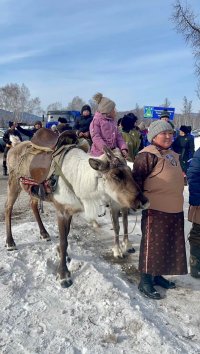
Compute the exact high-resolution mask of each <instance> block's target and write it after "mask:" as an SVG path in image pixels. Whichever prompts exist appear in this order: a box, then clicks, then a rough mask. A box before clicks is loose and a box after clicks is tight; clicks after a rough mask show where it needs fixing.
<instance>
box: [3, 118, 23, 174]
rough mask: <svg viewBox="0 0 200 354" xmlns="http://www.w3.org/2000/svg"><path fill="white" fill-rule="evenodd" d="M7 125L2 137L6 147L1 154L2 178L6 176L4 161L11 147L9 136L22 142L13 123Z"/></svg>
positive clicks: (5, 163)
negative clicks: (7, 127) (15, 137)
mask: <svg viewBox="0 0 200 354" xmlns="http://www.w3.org/2000/svg"><path fill="white" fill-rule="evenodd" d="M8 124H9V129H8V130H6V132H5V133H4V136H3V141H4V142H5V143H6V147H5V149H4V154H3V175H4V176H7V175H8V173H7V171H8V170H7V162H6V160H7V154H8V151H9V150H10V148H11V147H12V142H11V140H10V136H11V135H14V136H17V137H18V138H19V140H20V141H22V137H21V134H20V133H19V132H18V131H17V130H16V129H15V128H16V125H15V123H14V122H9V123H8Z"/></svg>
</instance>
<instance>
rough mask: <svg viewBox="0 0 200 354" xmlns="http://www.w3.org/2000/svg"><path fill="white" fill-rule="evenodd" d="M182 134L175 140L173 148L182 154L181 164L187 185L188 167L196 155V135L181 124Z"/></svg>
mask: <svg viewBox="0 0 200 354" xmlns="http://www.w3.org/2000/svg"><path fill="white" fill-rule="evenodd" d="M179 130H180V133H179V134H180V135H179V136H178V137H177V138H176V139H175V140H174V142H173V144H172V149H173V150H174V151H175V152H176V153H177V154H179V155H180V164H181V168H182V171H183V174H184V177H185V185H186V184H187V181H186V174H187V169H188V167H189V160H190V159H191V158H192V157H193V155H194V137H193V136H192V135H191V134H190V133H189V129H188V127H187V126H186V125H181V127H180V129H179Z"/></svg>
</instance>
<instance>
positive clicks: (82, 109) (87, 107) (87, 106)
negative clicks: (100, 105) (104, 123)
mask: <svg viewBox="0 0 200 354" xmlns="http://www.w3.org/2000/svg"><path fill="white" fill-rule="evenodd" d="M84 111H89V112H90V115H91V107H90V106H89V105H88V104H85V105H84V106H83V107H82V108H81V115H82V114H83V112H84Z"/></svg>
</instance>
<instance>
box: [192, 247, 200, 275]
mask: <svg viewBox="0 0 200 354" xmlns="http://www.w3.org/2000/svg"><path fill="white" fill-rule="evenodd" d="M190 274H191V276H192V277H194V278H200V247H199V245H197V244H192V243H190Z"/></svg>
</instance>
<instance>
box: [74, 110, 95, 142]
mask: <svg viewBox="0 0 200 354" xmlns="http://www.w3.org/2000/svg"><path fill="white" fill-rule="evenodd" d="M92 119H93V116H92V112H91V108H90V106H89V105H88V104H86V105H84V106H83V107H82V109H81V116H80V117H79V118H78V120H77V121H76V123H75V125H74V129H75V130H76V134H77V136H78V137H79V138H85V139H89V138H90V129H89V127H90V123H91V121H92Z"/></svg>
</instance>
